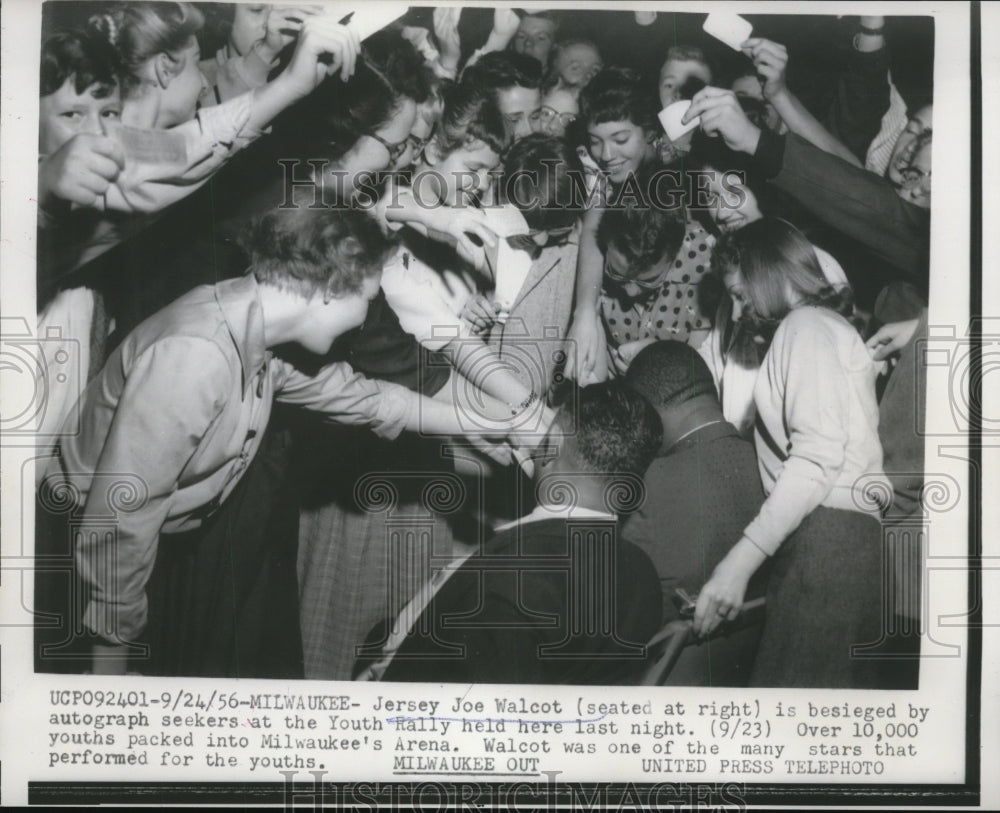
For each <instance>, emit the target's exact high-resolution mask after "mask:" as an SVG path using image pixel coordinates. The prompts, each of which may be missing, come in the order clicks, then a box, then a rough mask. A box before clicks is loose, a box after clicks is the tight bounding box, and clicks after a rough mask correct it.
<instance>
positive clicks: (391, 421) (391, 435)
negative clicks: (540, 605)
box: [372, 379, 420, 440]
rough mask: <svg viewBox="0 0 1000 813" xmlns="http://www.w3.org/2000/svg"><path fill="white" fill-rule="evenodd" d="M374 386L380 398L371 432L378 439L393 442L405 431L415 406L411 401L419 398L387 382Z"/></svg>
mask: <svg viewBox="0 0 1000 813" xmlns="http://www.w3.org/2000/svg"><path fill="white" fill-rule="evenodd" d="M373 380H374V379H373ZM376 384H377V385H378V388H379V391H380V393H381V396H382V398H381V400H380V401H379V405H378V409H377V410H376V412H375V421H374V422H373V423H372V431H373V432H374V433H375V434H376V435H378V436H379V437H380V438H385V439H386V440H394V439H395V438H397V437H399V435H400V433H401V432H402V431H403V430H404V429H406V426H407V424H408V422H409V418H410V415H411V413H412V410H413V408H414V406H415V404H414V400H413V399H414V398H419V397H420V396H419V395H418V394H417V393H415V392H413V391H411V390H408V389H407V388H406V387H403V386H400V385H399V384H393V383H391V382H388V381H376ZM417 408H418V409H419V407H417Z"/></svg>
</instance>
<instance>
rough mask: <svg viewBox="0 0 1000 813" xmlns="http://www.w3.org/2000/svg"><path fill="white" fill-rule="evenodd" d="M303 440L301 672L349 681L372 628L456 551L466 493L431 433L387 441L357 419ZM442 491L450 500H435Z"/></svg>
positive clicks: (300, 464) (300, 470)
mask: <svg viewBox="0 0 1000 813" xmlns="http://www.w3.org/2000/svg"><path fill="white" fill-rule="evenodd" d="M301 439H302V441H303V442H302V443H301V444H300V445H299V450H300V451H301V452H302V455H301V456H300V458H302V459H300V460H299V461H298V465H297V466H296V468H297V471H298V473H299V475H300V477H302V478H304V479H303V480H302V482H301V484H300V491H299V493H300V497H301V498H302V500H303V507H302V510H301V512H300V516H299V557H298V577H299V601H300V623H301V629H302V647H303V656H304V664H305V676H306V678H309V679H317V680H350V679H351V673H352V669H353V666H354V662H355V660H356V659H357V657H358V655H359V654H361V649H360V648H361V647H362V645H363V644H364V641H365V638H366V636H367V635H368V633H369V632H370V631H371V630H372V628H373V627H375V626H376V625H378V624H379V623H380V622H382V621H384V620H385V619H387V618H395V616H396V615H397V614H398V613H399V610H400V609H401V608H402V607H403V606H404V605H405V604H406V602H408V601H409V600H410V598H412V597H413V595H414V593H416V591H417V590H418V589H419V588H420V585H421V584H422V583H423V582H424V581H425V580H426V579H428V578H430V576H431V568H432V567H435V568H437V567H440V566H441V565H442V564H443V563H444V562H447V561H450V560H451V558H452V557H453V555H454V554H453V547H454V535H453V532H452V528H451V525H450V524H449V521H448V517H447V514H449V513H451V512H452V511H453V510H454V511H457V510H458V508H459V507H464V503H465V500H464V499H463V497H462V494H461V493H459V492H461V491H462V489H461V488H460V487H456V486H455V475H454V471H453V467H452V466H451V463H450V461H449V460H446V459H443V458H442V457H441V455H440V453H439V451H438V448H439V444H438V443H437V442H435V441H431V440H428V439H424V438H419V437H415V436H411V435H403V436H401V437H399V438H397V439H396V440H393V441H385V440H381V439H379V438H377V437H375V436H374V435H373V434H371V432H369V431H367V430H364V429H357V428H352V427H322V428H317V427H313V428H311V429H309V430H307V431H305V432H303V433H302V435H301ZM435 483H440V484H441V485H440V487H439V488H436V487H435V485H434V484H435ZM435 494H437V495H438V497H435V496H434V495H435ZM442 494H443V495H444V497H443V499H444V502H437V500H438V498H439V497H440V496H441V495H442ZM441 508H444V510H443V511H440V510H436V509H441Z"/></svg>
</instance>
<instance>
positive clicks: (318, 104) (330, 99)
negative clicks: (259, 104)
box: [274, 52, 403, 161]
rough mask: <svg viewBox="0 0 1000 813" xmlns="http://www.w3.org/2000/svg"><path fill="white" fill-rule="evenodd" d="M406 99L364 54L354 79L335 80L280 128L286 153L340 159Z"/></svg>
mask: <svg viewBox="0 0 1000 813" xmlns="http://www.w3.org/2000/svg"><path fill="white" fill-rule="evenodd" d="M402 99H403V96H402V95H401V94H400V93H399V92H398V91H397V90H396V88H395V87H393V85H392V82H390V81H389V79H388V77H386V75H385V74H384V73H383V72H382V71H381V70H380V69H379V68H378V67H376V66H375V65H374V64H373V63H372V61H371V60H370V59H368V58H367V56H365V55H364V52H362V56H361V58H360V59H359V60H358V62H357V66H356V67H355V70H354V75H353V76H352V77H351V78H350V80H348V81H347V82H344V81H342V80H341V79H340V77H339V76H329V77H327V78H326V79H324V80H323V81H322V82H321V83H320V85H319V87H317V88H316V90H314V91H313V92H312V93H310V94H309V95H308V96H307V97H306V98H305V99H302V100H301V101H299V102H297V103H296V104H295V105H293V106H292V107H291V108H289V109H288V110H286V111H285V112H284V113H283V114H282V115H281V116H280V117H279V118H278V119H277V120H276V121H275V124H274V133H275V136H276V138H275V139H274V140H280V141H281V142H282V143H283V144H284V145H285V148H286V149H288V150H289V151H295V152H296V153H297V154H299V155H309V156H315V157H329V158H330V159H331V160H333V161H337V160H339V159H340V158H341V157H342V156H343V155H344V154H345V153H347V152H348V150H350V149H351V147H352V146H353V145H354V143H355V142H356V141H357V140H358V139H359V138H360V137H361V136H362V135H364V134H365V133H370V132H372V131H374V130H378V129H379V128H380V127H382V126H384V125H385V124H386V123H387V122H388V121H389V120H390V119H391V118H392V116H393V114H394V113H395V112H396V111H397V110H398V109H399V107H400V104H401V102H402Z"/></svg>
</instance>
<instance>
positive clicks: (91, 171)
mask: <svg viewBox="0 0 1000 813" xmlns="http://www.w3.org/2000/svg"><path fill="white" fill-rule="evenodd" d="M124 168H125V153H124V152H123V151H122V148H121V147H120V146H119V145H118V144H117V143H115V142H114V141H112V140H111V139H110V138H108V137H107V136H103V135H96V134H94V133H79V134H77V135H75V136H73V137H72V138H71V139H70V140H69V141H67V142H66V143H65V144H63V145H62V146H61V147H60V148H59V149H58V150H56V151H55V152H54V153H52V154H51V155H49V156H48V157H46V158H45V159H44V160H43V161H42V162H41V163H40V164H39V165H38V199H39V202H40V203H41V205H42V206H46V205H51V204H52V203H53V202H54V201H53V199H54V198H55V199H59V200H63V201H67V202H69V203H75V204H77V205H78V206H94V205H95V204H96V203H97V199H98V198H100V197H102V196H103V195H104V193H105V192H107V191H108V187H109V186H111V184H112V183H114V182H115V180H116V179H117V178H118V174H119V173H120V172H121V171H122V170H123V169H124Z"/></svg>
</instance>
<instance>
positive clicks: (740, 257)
mask: <svg viewBox="0 0 1000 813" xmlns="http://www.w3.org/2000/svg"><path fill="white" fill-rule="evenodd" d="M712 271H713V272H714V273H715V274H717V275H718V276H719V277H720V278H721V277H724V276H725V275H726V274H727V273H732V272H734V271H736V272H739V274H740V276H741V277H742V280H743V294H744V297H745V299H746V305H747V309H748V310H749V311H750V313H749V315H748V317H747V319H745V320H744V321H747V322H750V323H751V327H753V328H755V329H756V331H757V332H758V333H759V334H760V335H764V336H767V335H768V334H770V335H773V331H774V330H775V329H777V326H778V325H779V324H780V323H781V320H782V319H784V318H785V317H786V316H787V315H788V314H789V313H790V312H791V310H792V308H793V307H800V306H803V305H811V306H813V307H817V308H827V309H828V310H832V311H834V312H836V313H839V314H840V315H841V316H843V317H844V318H845V319H847V320H848V321H850V322H851V323H852V324H854V325H855V327H859V326H858V325H857V324H856V323H855V322H854V321H853V315H854V294H853V292H852V291H851V288H850V286H843V287H841V288H834V287H833V286H832V285H831V284H830V282H829V281H828V280H827V278H826V276H825V275H824V274H823V271H822V269H821V268H820V265H819V260H818V259H817V258H816V250H815V248H814V247H813V245H812V243H810V242H809V240H808V239H807V238H806V236H805V235H804V234H803V233H802V232H801V231H799V230H798V229H797V228H796V227H795V226H793V225H792V224H791V223H789V222H788V221H787V220H782V219H780V218H777V217H765V218H762V219H761V220H757V221H755V222H753V223H750V224H748V225H746V226H744V227H743V228H742V229H740V230H739V231H735V232H733V233H731V234H727V235H724V236H723V237H721V238H720V239H719V242H718V243H716V245H715V249H714V250H713V251H712ZM793 299H794V300H797V301H796V302H794V303H793V302H792V301H790V300H793Z"/></svg>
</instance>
